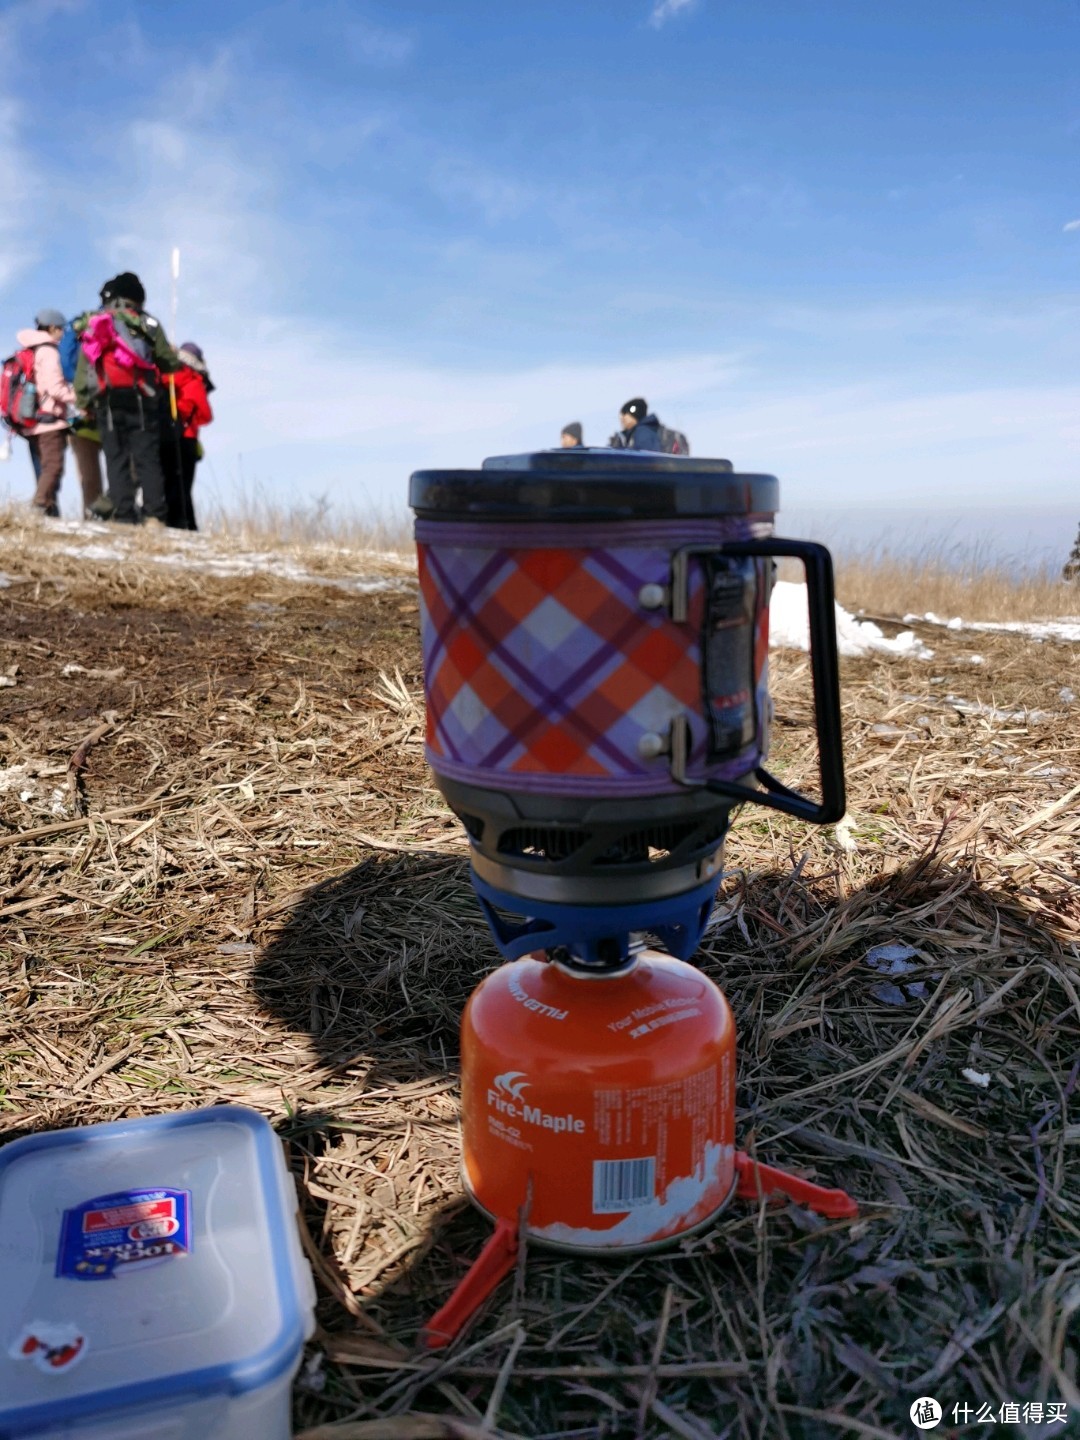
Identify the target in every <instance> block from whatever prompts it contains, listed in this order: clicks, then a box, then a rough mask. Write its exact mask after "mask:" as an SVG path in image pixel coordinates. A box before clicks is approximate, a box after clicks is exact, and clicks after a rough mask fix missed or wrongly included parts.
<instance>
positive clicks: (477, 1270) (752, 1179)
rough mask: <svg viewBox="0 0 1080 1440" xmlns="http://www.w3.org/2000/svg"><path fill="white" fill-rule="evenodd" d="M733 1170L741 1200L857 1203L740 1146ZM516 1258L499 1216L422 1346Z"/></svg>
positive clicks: (446, 1335) (445, 1340)
mask: <svg viewBox="0 0 1080 1440" xmlns="http://www.w3.org/2000/svg"><path fill="white" fill-rule="evenodd" d="M735 1173H736V1176H737V1181H736V1188H735V1194H736V1195H737V1196H738V1198H739V1199H740V1200H760V1199H761V1198H762V1197H763V1196H765V1195H769V1194H772V1193H773V1192H775V1191H780V1192H781V1193H782V1194H784V1195H787V1196H788V1197H789V1199H791V1200H794V1201H795V1202H796V1204H798V1205H805V1206H806V1207H807V1209H808V1210H813V1211H814V1212H815V1213H816V1214H818V1215H825V1216H827V1217H828V1218H829V1219H830V1220H850V1219H852V1218H853V1217H854V1216H856V1215H858V1213H859V1207H858V1205H857V1204H856V1202H855V1201H854V1200H853V1199H852V1198H851V1196H850V1195H849V1194H848V1193H847V1192H846V1191H845V1190H826V1189H825V1188H824V1187H823V1186H821V1185H813V1184H811V1183H810V1181H809V1180H800V1179H799V1177H798V1176H797V1175H788V1174H787V1173H786V1172H785V1171H783V1170H777V1169H775V1168H774V1167H773V1166H772V1165H761V1164H759V1163H758V1162H757V1161H756V1160H752V1159H751V1158H750V1156H749V1155H747V1153H746V1151H745V1150H739V1151H737V1152H736V1155H735ZM517 1258H518V1222H517V1221H516V1220H514V1221H510V1220H500V1221H498V1223H497V1224H496V1226H495V1232H494V1234H493V1235H492V1236H491V1239H490V1240H488V1242H487V1243H486V1245H485V1246H484V1248H483V1249H482V1250H481V1251H480V1254H479V1255H478V1256H477V1257H476V1259H475V1260H474V1261H473V1263H472V1265H470V1266H469V1269H468V1270H467V1271H466V1272H465V1274H464V1276H463V1277H462V1279H461V1282H460V1283H459V1284H458V1286H457V1288H456V1289H455V1291H454V1293H453V1294H452V1295H451V1296H450V1299H449V1300H448V1301H447V1302H446V1304H445V1305H444V1306H443V1307H442V1308H441V1309H440V1310H438V1311H436V1313H435V1314H434V1315H433V1316H432V1317H431V1319H430V1320H429V1321H428V1323H427V1324H426V1325H425V1326H424V1328H423V1330H422V1331H421V1332H420V1343H421V1345H422V1346H423V1347H424V1348H425V1349H426V1350H443V1349H445V1348H446V1346H447V1345H450V1344H452V1343H453V1342H454V1341H455V1340H456V1339H457V1337H458V1336H459V1335H460V1334H461V1332H462V1330H464V1328H465V1326H466V1325H467V1324H468V1322H469V1321H470V1320H471V1319H472V1318H473V1316H474V1315H475V1314H476V1312H477V1311H478V1310H479V1309H480V1306H481V1305H483V1303H484V1301H485V1300H486V1299H487V1298H488V1296H489V1295H490V1294H491V1293H492V1291H493V1290H495V1289H496V1287H497V1286H498V1285H500V1284H501V1283H502V1281H503V1280H505V1279H506V1277H507V1275H509V1274H510V1272H511V1270H513V1268H514V1266H515V1265H516V1264H517Z"/></svg>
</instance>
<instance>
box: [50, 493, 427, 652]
mask: <svg viewBox="0 0 1080 1440" xmlns="http://www.w3.org/2000/svg"><path fill="white" fill-rule="evenodd" d="M65 528H66V529H67V530H68V533H70V534H87V533H89V534H90V535H92V536H94V537H95V538H94V541H92V543H90V544H88V545H57V546H56V547H55V548H56V550H57V551H58V552H59V553H60V554H61V555H72V556H75V557H76V558H77V559H80V560H96V561H102V562H110V561H113V562H117V561H124V560H128V559H130V558H131V557H132V556H133V555H134V554H136V553H137V554H138V557H139V559H140V561H143V562H145V563H147V564H150V565H162V566H167V567H168V568H169V569H179V570H188V571H192V570H193V571H197V572H198V573H199V574H201V575H213V576H216V577H219V578H221V579H229V578H231V577H234V576H243V575H272V576H274V577H275V578H276V579H278V580H292V581H295V582H296V583H297V584H301V585H322V586H325V587H327V588H328V589H334V590H349V591H352V592H353V593H355V594H358V595H372V594H376V593H378V592H380V591H386V590H406V589H410V588H411V587H412V585H413V584H414V581H413V578H412V576H411V574H406V575H317V574H315V573H314V572H313V571H311V570H308V569H306V568H305V567H304V566H303V565H300V564H298V563H297V562H296V561H295V560H292V559H290V558H289V557H288V556H287V555H282V554H279V553H277V552H275V551H272V550H241V551H237V552H235V553H232V554H230V553H227V552H225V551H220V550H215V549H214V548H213V547H212V546H211V545H209V544H208V543H207V542H206V540H205V539H204V538H203V537H201V536H181V535H177V536H170V544H172V545H173V546H174V547H178V548H173V549H171V550H168V551H166V552H165V553H164V554H157V553H154V552H143V551H142V550H139V551H135V550H134V549H133V547H132V543H131V542H132V540H133V539H134V538H135V536H136V535H138V534H139V533H140V532H138V531H136V530H132V531H131V533H130V534H129V533H127V532H124V533H123V534H116V533H113V534H112V535H111V536H110V543H107V544H102V543H99V541H100V536H101V531H100V529H99V528H97V529H95V528H93V527H88V526H85V525H83V524H82V523H81V522H78V521H71V522H66V527H65ZM361 553H368V552H361ZM378 558H380V559H382V558H395V557H383V556H379V557H378ZM71 673H75V672H71Z"/></svg>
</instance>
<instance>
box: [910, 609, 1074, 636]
mask: <svg viewBox="0 0 1080 1440" xmlns="http://www.w3.org/2000/svg"><path fill="white" fill-rule="evenodd" d="M916 620H920V621H923V622H924V623H925V624H927V625H943V626H944V627H945V628H946V629H947V630H1002V631H1006V632H1008V633H1010V634H1013V635H1028V636H1030V637H1031V639H1032V640H1035V641H1037V642H1040V643H1041V642H1042V641H1043V640H1064V641H1068V642H1070V643H1074V644H1080V619H1076V620H1074V619H1069V620H961V619H960V617H959V616H956V617H955V618H954V619H952V620H943V619H942V618H941V616H940V615H935V614H934V612H933V611H932V610H928V611H927V612H926V614H925V615H905V616H904V621H905V623H906V624H908V625H910V624H912V623H913V622H914V621H916Z"/></svg>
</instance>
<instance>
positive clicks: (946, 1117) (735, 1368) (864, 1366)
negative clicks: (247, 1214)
mask: <svg viewBox="0 0 1080 1440" xmlns="http://www.w3.org/2000/svg"><path fill="white" fill-rule="evenodd" d="M271 927H272V929H273V933H272V934H268V935H266V936H265V937H263V939H264V949H263V953H262V958H261V960H260V963H259V965H258V969H257V975H256V986H257V990H258V995H259V998H260V1000H261V1002H262V1004H263V1006H264V1007H265V1008H266V1010H267V1011H269V1012H270V1013H271V1014H272V1015H274V1016H275V1017H277V1019H278V1020H280V1021H283V1022H284V1023H285V1024H286V1025H287V1026H288V1027H289V1028H290V1029H293V1030H295V1031H297V1032H301V1033H307V1034H308V1035H309V1036H310V1037H311V1041H312V1044H313V1045H314V1047H315V1048H316V1051H317V1053H318V1055H319V1056H320V1057H321V1059H322V1061H323V1062H324V1065H325V1067H326V1072H327V1080H326V1085H325V1091H326V1100H327V1103H326V1105H325V1106H320V1107H317V1108H316V1110H315V1111H314V1112H313V1113H309V1114H298V1115H296V1116H294V1117H293V1119H292V1121H291V1122H290V1123H289V1124H287V1125H286V1126H285V1127H284V1132H285V1134H286V1135H287V1136H289V1137H290V1138H291V1142H292V1146H293V1150H294V1155H295V1156H296V1157H297V1168H298V1170H299V1171H300V1172H301V1177H302V1180H303V1182H304V1189H305V1193H306V1195H307V1199H308V1206H309V1208H308V1211H307V1216H308V1226H309V1230H310V1232H311V1236H312V1242H313V1245H314V1246H315V1248H316V1249H317V1250H318V1251H319V1252H320V1253H321V1254H322V1255H323V1256H324V1257H325V1259H326V1274H325V1275H322V1276H321V1277H320V1278H321V1279H323V1282H324V1288H325V1291H326V1294H325V1296H324V1299H323V1301H322V1303H321V1306H320V1322H321V1327H322V1328H321V1332H320V1336H319V1343H320V1344H321V1345H322V1347H323V1349H324V1351H325V1354H326V1357H327V1360H326V1368H325V1372H324V1373H325V1376H326V1382H325V1387H324V1388H323V1390H322V1392H321V1393H320V1394H318V1395H316V1394H313V1393H310V1392H304V1391H300V1392H299V1394H298V1408H297V1416H298V1421H299V1422H301V1423H307V1424H313V1423H315V1422H316V1421H322V1422H324V1423H326V1422H329V1421H331V1420H332V1419H334V1418H341V1417H344V1416H348V1415H356V1416H359V1417H361V1418H363V1419H365V1420H369V1421H371V1422H372V1423H375V1422H376V1421H378V1420H379V1419H380V1417H381V1418H382V1420H383V1421H384V1422H385V1423H387V1424H388V1425H389V1422H390V1420H391V1418H393V1417H403V1416H419V1415H421V1414H423V1415H429V1414H433V1413H435V1414H439V1415H444V1416H448V1417H449V1416H456V1417H458V1420H457V1421H455V1423H461V1424H471V1425H474V1426H476V1425H479V1423H480V1421H481V1419H482V1418H483V1416H484V1413H485V1410H486V1409H487V1406H488V1402H489V1399H490V1397H491V1394H492V1389H493V1387H494V1386H496V1385H502V1384H503V1382H502V1381H499V1380H498V1376H499V1372H500V1367H501V1366H502V1364H503V1362H504V1361H507V1363H508V1364H509V1365H510V1371H509V1372H508V1375H507V1377H506V1379H505V1388H503V1389H501V1390H500V1393H499V1396H498V1397H497V1404H496V1405H495V1411H494V1413H493V1414H492V1415H490V1416H489V1417H488V1418H489V1420H491V1421H492V1424H493V1425H494V1424H495V1423H496V1422H497V1424H498V1425H501V1426H503V1427H504V1429H503V1430H497V1429H492V1430H491V1432H490V1433H492V1434H501V1433H505V1434H515V1435H528V1436H541V1435H543V1436H560V1437H568V1436H571V1435H573V1436H579V1437H585V1436H596V1437H601V1436H612V1437H613V1436H622V1435H626V1436H631V1435H633V1436H646V1435H661V1434H670V1433H676V1434H682V1435H689V1436H692V1437H700V1436H708V1435H712V1436H717V1435H724V1436H728V1435H731V1436H746V1437H755V1440H756V1437H760V1436H773V1435H777V1436H781V1437H791V1440H804V1437H805V1440H818V1437H822V1440H824V1437H831V1436H834V1435H839V1434H845V1433H850V1434H873V1435H884V1436H892V1435H895V1434H898V1433H905V1434H906V1433H908V1426H909V1423H910V1422H909V1420H908V1409H909V1406H910V1405H911V1403H912V1401H913V1400H914V1399H915V1398H916V1397H917V1396H919V1395H927V1394H929V1395H934V1396H936V1397H937V1398H938V1399H939V1401H940V1402H941V1404H942V1405H943V1406H944V1407H945V1412H946V1419H947V1422H950V1421H951V1419H952V1407H953V1406H954V1405H956V1406H959V1407H961V1409H960V1411H959V1412H958V1413H959V1414H960V1416H961V1417H962V1416H963V1408H962V1407H963V1406H964V1405H967V1406H969V1407H970V1410H971V1414H970V1417H969V1418H970V1420H971V1423H972V1424H974V1423H975V1420H974V1417H975V1415H976V1414H977V1413H979V1411H980V1408H982V1411H983V1413H984V1415H985V1414H986V1413H987V1412H986V1410H985V1407H986V1406H988V1405H989V1406H991V1407H992V1410H993V1413H994V1415H995V1417H997V1416H999V1415H1000V1413H1001V1407H1002V1406H1004V1405H1009V1404H1016V1405H1017V1406H1020V1407H1022V1406H1023V1405H1024V1404H1025V1403H1027V1404H1030V1403H1032V1402H1035V1403H1041V1404H1043V1405H1044V1406H1048V1405H1050V1404H1055V1405H1061V1404H1066V1405H1068V1406H1069V1407H1070V1409H1071V1407H1072V1406H1074V1405H1076V1404H1078V1403H1080V1397H1078V1396H1077V1392H1076V1388H1075V1383H1076V1382H1075V1367H1076V1354H1075V1342H1074V1341H1070V1339H1069V1326H1068V1316H1069V1314H1070V1313H1072V1311H1073V1310H1074V1309H1075V1308H1076V1306H1077V1304H1080V1287H1078V1280H1080V1259H1078V1258H1077V1256H1078V1247H1077V1241H1078V1240H1080V1185H1078V1183H1077V1181H1076V1180H1075V1179H1074V1178H1071V1177H1070V1175H1069V1169H1068V1166H1067V1159H1068V1146H1069V1145H1070V1144H1073V1143H1075V1134H1074V1131H1075V1125H1072V1126H1070V1125H1069V1106H1070V1101H1071V1098H1072V1095H1073V1090H1074V1087H1075V1086H1076V1084H1077V1078H1078V1073H1080V1071H1078V1066H1077V1057H1078V1056H1080V1001H1078V998H1077V996H1078V988H1080V966H1078V964H1077V957H1076V954H1075V948H1074V947H1070V946H1069V945H1068V944H1067V943H1065V940H1066V932H1062V933H1054V930H1053V927H1052V926H1049V925H1048V924H1047V923H1045V920H1044V918H1043V917H1040V916H1039V915H1038V914H1037V913H1034V912H1033V911H1032V910H1030V909H1029V908H1027V907H1026V906H1025V905H1024V903H1023V901H1022V897H1017V896H1012V895H1009V894H1006V893H1004V892H995V891H991V890H988V889H986V888H984V887H982V886H981V885H980V884H979V883H978V881H977V879H976V877H975V874H974V872H973V871H971V870H970V869H968V868H965V866H964V865H962V864H948V863H945V862H939V861H937V860H935V859H934V858H933V857H930V858H926V859H923V860H921V861H918V862H916V863H914V864H912V865H909V866H906V867H905V868H903V869H901V870H898V871H897V872H896V873H894V874H892V875H890V876H888V877H886V878H883V879H880V880H877V881H875V882H874V883H872V884H869V885H865V886H863V887H860V888H855V889H852V890H850V891H849V892H845V889H844V886H843V885H842V884H841V883H840V881H839V879H838V876H837V875H836V874H823V875H816V876H814V877H813V878H811V879H808V878H806V877H805V876H802V875H800V873H799V871H798V869H797V868H796V869H795V870H789V871H786V872H780V871H777V870H770V871H766V872H762V873H758V874H754V875H751V876H739V875H732V876H731V877H730V878H729V879H728V881H726V882H725V889H724V893H723V894H722V897H721V904H720V906H719V908H718V912H717V920H716V923H715V924H714V925H713V927H712V928H711V929H710V931H709V933H708V935H707V937H706V941H705V943H704V945H703V946H702V949H701V951H700V953H699V955H698V957H697V959H698V962H699V964H700V966H701V968H702V969H703V970H704V971H705V972H706V973H707V974H709V975H710V976H711V977H712V978H713V979H715V980H716V981H717V982H718V983H720V984H721V985H722V987H723V989H724V990H725V992H726V993H727V994H728V997H729V999H730V1000H731V1002H732V1005H733V1008H734V1010H735V1013H736V1019H737V1023H738V1029H739V1043H740V1061H739V1079H740V1088H739V1096H738V1109H739V1114H738V1121H739V1140H740V1143H741V1144H742V1145H743V1146H745V1147H747V1148H752V1149H754V1150H755V1151H756V1153H757V1154H758V1156H759V1158H761V1159H762V1160H765V1161H769V1162H772V1163H776V1164H779V1165H782V1166H785V1167H787V1168H792V1169H795V1170H796V1171H798V1172H800V1173H803V1174H805V1175H807V1176H808V1177H810V1178H814V1179H816V1180H818V1181H819V1182H820V1183H823V1184H827V1185H843V1186H844V1187H845V1188H847V1189H848V1190H850V1191H851V1192H852V1193H853V1194H855V1195H856V1196H857V1197H858V1198H859V1200H860V1202H861V1203H862V1206H863V1211H862V1215H861V1217H860V1218H859V1219H858V1220H857V1221H855V1222H828V1221H824V1220H822V1219H820V1218H819V1217H815V1216H812V1215H809V1214H808V1213H807V1212H805V1211H802V1210H799V1209H798V1208H796V1207H794V1206H783V1207H779V1208H777V1209H775V1210H770V1211H769V1213H768V1215H767V1216H766V1215H765V1214H764V1213H763V1212H759V1211H758V1210H757V1209H756V1208H753V1207H747V1206H744V1205H742V1204H736V1205H733V1206H732V1207H730V1208H729V1210H728V1211H726V1212H725V1214H724V1215H723V1216H722V1217H721V1218H720V1220H719V1221H718V1223H717V1224H716V1226H715V1227H714V1228H713V1229H712V1230H711V1231H709V1232H708V1233H707V1234H705V1235H702V1236H699V1237H695V1238H693V1239H691V1240H688V1241H686V1242H685V1243H684V1244H683V1245H682V1246H681V1247H679V1248H678V1249H676V1250H674V1251H669V1252H666V1253H664V1254H662V1255H658V1256H649V1257H634V1258H632V1259H631V1258H626V1259H624V1260H623V1261H621V1262H620V1261H605V1262H600V1261H597V1260H593V1259H591V1258H588V1257H575V1258H567V1257H564V1256H557V1255H550V1254H545V1253H544V1252H541V1251H538V1250H530V1252H529V1255H528V1263H527V1266H526V1269H525V1272H524V1276H523V1277H522V1279H520V1280H519V1282H517V1283H515V1282H514V1281H510V1280H508V1281H507V1282H505V1283H504V1285H503V1287H502V1288H501V1290H500V1291H499V1292H498V1294H497V1295H496V1297H495V1298H494V1300H493V1301H492V1302H490V1303H489V1306H488V1308H487V1310H486V1312H485V1313H484V1314H483V1315H482V1316H481V1317H480V1319H479V1320H478V1321H477V1323H476V1324H475V1326H474V1327H473V1329H472V1331H471V1332H470V1333H469V1334H468V1335H467V1336H466V1338H465V1341H464V1343H463V1344H459V1346H458V1347H457V1348H456V1349H455V1350H454V1351H453V1352H451V1354H450V1355H449V1357H445V1358H444V1359H442V1360H439V1361H433V1360H431V1359H429V1358H421V1357H419V1356H418V1355H417V1352H416V1351H415V1348H414V1347H415V1341H416V1336H417V1333H418V1331H419V1329H420V1327H421V1325H422V1324H423V1322H424V1321H425V1320H426V1319H427V1318H428V1316H429V1315H430V1314H431V1313H432V1311H433V1310H434V1309H435V1308H437V1307H438V1305H440V1304H441V1303H442V1302H443V1301H444V1300H445V1299H446V1298H447V1295H448V1294H449V1292H450V1290H451V1289H452V1288H453V1285H454V1284H455V1283H456V1281H457V1280H458V1279H459V1278H460V1277H461V1275H462V1274H463V1273H464V1270H465V1268H466V1266H467V1264H468V1262H469V1261H470V1260H471V1259H472V1258H473V1257H474V1256H475V1254H476V1253H477V1251H478V1250H479V1248H480V1245H481V1244H482V1242H483V1239H484V1238H485V1236H486V1234H487V1231H488V1227H487V1225H486V1223H485V1222H484V1221H483V1220H482V1218H481V1217H479V1216H478V1215H476V1214H475V1213H474V1212H472V1211H471V1210H470V1209H469V1208H467V1207H466V1206H465V1205H464V1203H463V1198H462V1191H461V1186H460V1179H459V1176H458V1169H457V1164H458V1158H457V1143H456V1129H455V1116H456V1088H455V1082H456V1069H457V1030H458V1024H459V1021H460V1016H461V1011H462V1008H463V1006H464V1004H465V1001H466V999H467V997H468V995H469V993H470V992H471V990H472V989H473V987H474V986H475V984H476V983H477V982H478V981H479V979H480V978H481V977H482V975H483V974H484V973H485V972H486V971H487V970H489V969H490V968H491V967H493V966H494V965H496V964H497V963H498V954H497V952H496V950H495V948H494V945H493V944H492V942H491V940H490V938H489V936H488V934H487V931H486V928H485V927H484V925H483V922H482V920H481V917H480V913H479V910H478V908H477V906H476V904H475V902H474V900H473V898H472V892H471V889H470V887H469V885H468V878H467V865H466V862H465V861H464V860H463V859H458V858H456V857H452V856H446V855H442V854H434V853H423V854H409V855H383V854H373V855H372V856H371V857H370V858H369V859H367V860H365V861H364V863H363V864H361V865H359V866H358V867H356V868H355V869H354V870H352V871H350V872H349V873H348V874H346V875H343V876H340V877H337V878H335V879H333V880H330V881H328V882H326V883H324V884H321V885H318V886H316V887H314V888H313V889H312V890H311V891H309V892H307V894H306V895H305V896H304V897H303V898H302V899H301V901H300V902H299V903H298V904H296V905H295V906H294V907H293V909H292V910H291V912H290V913H289V915H288V917H287V918H286V919H285V920H284V921H283V922H274V921H271ZM883 943H891V944H894V945H898V946H903V947H905V950H906V951H907V952H910V953H907V954H905V956H904V959H903V965H904V967H905V968H903V969H898V970H897V972H896V973H895V974H893V975H891V976H884V975H883V974H882V973H881V971H879V970H875V969H874V968H872V967H871V966H870V965H869V964H868V963H867V960H866V956H867V952H868V951H869V950H870V949H871V947H873V946H875V945H880V944H883ZM883 986H891V990H890V989H888V988H885V989H883V988H882V987H883ZM327 1276H329V1278H327ZM518 1326H521V1327H522V1328H523V1331H524V1335H525V1337H526V1339H525V1342H524V1344H523V1347H522V1348H521V1349H519V1350H516V1351H515V1353H514V1356H513V1360H512V1362H511V1361H509V1359H508V1357H509V1355H510V1352H511V1350H513V1349H514V1347H515V1345H516V1344H517V1341H516V1339H515V1337H516V1336H517V1334H518V1330H517V1327H518ZM436 1366H439V1367H440V1368H438V1369H436V1368H435V1367H436ZM1018 1413H1022V1412H1018ZM1029 1413H1031V1412H1029ZM462 1417H463V1418H462ZM425 1423H426V1422H425ZM448 1423H449V1422H448ZM986 1423H987V1422H985V1420H984V1422H982V1425H983V1428H982V1429H981V1430H980V1432H979V1433H987V1431H986V1428H985V1426H986ZM868 1427H869V1428H868ZM371 1433H374V1431H372V1432H371ZM386 1433H387V1434H393V1433H397V1432H395V1431H393V1430H390V1429H388V1430H387V1432H386ZM400 1433H402V1434H404V1433H406V1432H405V1431H404V1430H402V1431H401V1432H400ZM418 1433H419V1432H418ZM424 1433H427V1432H424ZM432 1433H434V1432H432ZM446 1433H448V1434H449V1433H453V1432H452V1431H449V1430H448V1431H447V1432H446ZM461 1433H468V1432H467V1431H462V1432H461ZM1005 1433H1019V1434H1024V1433H1027V1432H1026V1430H1025V1428H1024V1425H1023V1421H1022V1420H1021V1422H1020V1426H1019V1428H1017V1429H1015V1430H1013V1431H1012V1432H1005ZM1031 1433H1033V1434H1034V1433H1042V1432H1041V1431H1040V1430H1038V1429H1036V1430H1033V1431H1031ZM1062 1433H1064V1432H1062Z"/></svg>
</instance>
